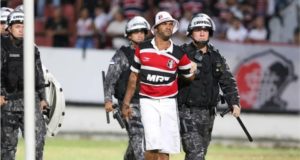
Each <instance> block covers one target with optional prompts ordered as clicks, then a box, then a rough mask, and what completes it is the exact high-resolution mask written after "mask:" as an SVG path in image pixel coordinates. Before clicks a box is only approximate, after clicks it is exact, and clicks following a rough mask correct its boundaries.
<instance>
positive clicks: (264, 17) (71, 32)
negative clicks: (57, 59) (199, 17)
mask: <svg viewBox="0 0 300 160" xmlns="http://www.w3.org/2000/svg"><path fill="white" fill-rule="evenodd" d="M20 4H22V1H21V0H9V1H1V6H7V7H11V8H15V7H16V6H18V5H20ZM160 10H165V11H168V12H169V13H171V14H172V16H173V17H175V18H176V19H177V20H178V21H179V22H180V28H179V31H178V32H177V33H176V35H174V37H173V40H174V41H175V43H177V44H182V43H184V42H186V41H188V39H189V38H187V37H186V30H187V27H188V24H189V22H190V20H191V18H192V16H193V15H194V14H196V13H199V12H203V13H207V14H208V15H210V16H211V17H213V19H214V21H215V23H216V26H217V30H216V32H214V37H213V38H215V39H220V40H225V41H232V42H236V43H276V44H277V43H278V44H291V45H297V46H299V45H300V1H299V0H35V41H36V43H37V44H38V45H41V46H53V47H76V48H106V49H107V48H108V49H110V48H113V49H115V48H119V47H120V46H122V45H124V44H127V43H128V42H127V40H126V38H125V37H124V31H125V26H126V23H127V21H128V20H129V19H130V18H132V17H134V16H136V15H141V16H143V17H145V18H146V19H147V20H148V21H149V23H150V24H151V25H153V23H154V17H155V14H156V13H157V12H158V11H160ZM149 37H151V35H150V34H149Z"/></svg>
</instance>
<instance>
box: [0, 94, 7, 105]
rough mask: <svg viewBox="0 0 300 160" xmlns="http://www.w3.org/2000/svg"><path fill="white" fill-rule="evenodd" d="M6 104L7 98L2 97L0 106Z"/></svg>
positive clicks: (0, 97)
mask: <svg viewBox="0 0 300 160" xmlns="http://www.w3.org/2000/svg"><path fill="white" fill-rule="evenodd" d="M6 103H7V100H5V97H4V96H0V106H3V105H4V104H6Z"/></svg>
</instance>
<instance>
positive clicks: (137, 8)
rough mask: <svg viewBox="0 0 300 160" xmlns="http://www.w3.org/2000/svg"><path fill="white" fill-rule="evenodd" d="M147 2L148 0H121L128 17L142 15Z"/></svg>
mask: <svg viewBox="0 0 300 160" xmlns="http://www.w3.org/2000/svg"><path fill="white" fill-rule="evenodd" d="M146 4H147V2H146V0H121V6H122V8H123V9H124V15H125V17H126V18H127V19H131V18H133V17H134V16H140V15H142V14H143V12H145V9H146V7H147V6H146Z"/></svg>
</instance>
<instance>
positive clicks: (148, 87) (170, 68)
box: [131, 39, 192, 99]
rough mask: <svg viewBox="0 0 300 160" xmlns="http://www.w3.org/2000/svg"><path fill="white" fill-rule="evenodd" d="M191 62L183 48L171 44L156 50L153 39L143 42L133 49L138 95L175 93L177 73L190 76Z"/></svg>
mask: <svg viewBox="0 0 300 160" xmlns="http://www.w3.org/2000/svg"><path fill="white" fill-rule="evenodd" d="M190 68H191V62H190V60H189V59H188V57H187V55H186V54H185V53H184V52H183V50H182V49H181V48H180V47H179V46H176V45H174V44H173V42H172V41H171V45H170V47H169V48H168V49H166V50H158V48H157V47H156V45H155V41H154V39H152V40H151V41H146V42H143V43H141V44H140V45H139V47H138V48H136V50H135V57H134V62H133V64H132V66H131V70H132V71H133V72H136V73H139V76H140V95H141V96H142V97H148V98H154V99H161V98H168V97H174V96H176V95H177V92H178V86H177V74H178V73H180V74H182V75H183V76H184V77H191V76H192V74H190Z"/></svg>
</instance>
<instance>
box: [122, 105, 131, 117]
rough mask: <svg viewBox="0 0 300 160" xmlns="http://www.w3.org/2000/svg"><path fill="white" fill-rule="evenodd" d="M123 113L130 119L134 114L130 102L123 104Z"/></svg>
mask: <svg viewBox="0 0 300 160" xmlns="http://www.w3.org/2000/svg"><path fill="white" fill-rule="evenodd" d="M122 115H123V117H124V118H125V119H126V120H127V121H128V120H129V119H130V118H131V116H132V110H131V108H130V106H129V105H128V104H125V103H123V104H122Z"/></svg>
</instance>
